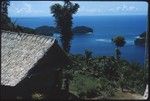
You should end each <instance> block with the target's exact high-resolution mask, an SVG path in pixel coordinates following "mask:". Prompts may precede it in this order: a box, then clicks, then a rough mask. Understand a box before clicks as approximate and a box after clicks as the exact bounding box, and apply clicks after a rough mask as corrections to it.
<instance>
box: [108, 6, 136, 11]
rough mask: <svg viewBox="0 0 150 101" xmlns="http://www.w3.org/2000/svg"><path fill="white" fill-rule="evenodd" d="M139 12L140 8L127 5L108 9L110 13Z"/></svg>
mask: <svg viewBox="0 0 150 101" xmlns="http://www.w3.org/2000/svg"><path fill="white" fill-rule="evenodd" d="M137 10H138V8H136V7H134V6H132V5H125V4H123V5H120V6H117V7H114V8H110V9H108V11H111V12H121V13H123V12H135V11H137Z"/></svg>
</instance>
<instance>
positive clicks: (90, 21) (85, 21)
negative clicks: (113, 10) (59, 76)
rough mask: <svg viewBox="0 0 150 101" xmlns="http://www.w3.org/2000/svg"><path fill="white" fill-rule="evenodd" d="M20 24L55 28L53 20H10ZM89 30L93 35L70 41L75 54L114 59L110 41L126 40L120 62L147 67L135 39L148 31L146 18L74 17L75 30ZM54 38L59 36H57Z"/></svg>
mask: <svg viewBox="0 0 150 101" xmlns="http://www.w3.org/2000/svg"><path fill="white" fill-rule="evenodd" d="M11 19H12V21H16V23H17V24H19V25H22V26H25V27H30V28H36V27H39V26H43V25H48V26H55V22H54V18H53V17H34V18H33V17H32V18H11ZM75 26H87V27H90V28H92V29H93V31H94V32H93V33H92V34H82V35H74V36H73V40H72V41H71V50H70V52H71V53H72V54H84V51H85V49H88V50H90V51H92V52H93V56H114V50H115V45H114V44H113V43H112V42H111V39H112V38H113V37H115V36H117V35H122V36H124V38H125V40H126V44H125V46H124V47H122V48H121V53H122V55H121V58H123V59H126V60H128V61H131V62H139V63H141V64H144V61H145V48H144V47H141V46H136V45H134V40H135V38H136V37H137V36H138V35H140V34H141V33H142V32H144V31H146V30H147V17H146V16H144V15H137V16H135V15H134V16H133V15H132V16H74V19H73V27H75ZM55 36H57V35H56V34H55Z"/></svg>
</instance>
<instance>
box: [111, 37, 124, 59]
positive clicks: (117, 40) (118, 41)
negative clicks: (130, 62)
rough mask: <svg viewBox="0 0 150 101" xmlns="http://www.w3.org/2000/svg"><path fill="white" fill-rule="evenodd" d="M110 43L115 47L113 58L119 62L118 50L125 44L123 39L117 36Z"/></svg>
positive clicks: (119, 53)
mask: <svg viewBox="0 0 150 101" xmlns="http://www.w3.org/2000/svg"><path fill="white" fill-rule="evenodd" d="M112 42H113V43H114V44H115V45H116V49H115V53H116V55H115V57H116V59H117V60H119V58H120V55H121V52H120V49H119V48H121V47H123V46H124V45H125V43H126V41H125V39H124V37H123V36H117V37H115V38H113V39H112Z"/></svg>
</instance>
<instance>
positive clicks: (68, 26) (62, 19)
mask: <svg viewBox="0 0 150 101" xmlns="http://www.w3.org/2000/svg"><path fill="white" fill-rule="evenodd" d="M78 8H79V5H78V4H76V3H75V4H73V3H71V2H70V1H69V0H65V2H64V4H63V5H60V4H59V3H57V4H54V5H52V6H51V8H50V9H51V13H52V14H53V17H55V22H56V27H57V28H58V30H59V32H60V34H61V43H62V47H63V49H64V50H65V51H66V52H67V53H69V50H70V47H71V46H70V42H71V39H72V36H73V33H72V19H73V17H72V16H73V14H75V13H76V12H77V10H78Z"/></svg>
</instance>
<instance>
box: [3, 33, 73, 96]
mask: <svg viewBox="0 0 150 101" xmlns="http://www.w3.org/2000/svg"><path fill="white" fill-rule="evenodd" d="M70 62H71V61H70V59H69V58H68V57H67V55H66V54H65V52H64V51H63V50H62V49H61V48H60V47H59V45H58V43H57V41H56V39H55V38H53V37H50V36H44V35H32V34H27V33H17V32H9V31H2V34H1V87H2V90H1V96H2V98H3V97H4V98H5V97H7V98H8V96H9V95H10V98H11V97H14V96H15V95H18V94H22V93H24V94H30V91H34V90H37V91H46V90H47V89H49V90H52V89H54V88H55V87H56V86H58V87H60V85H61V84H60V83H59V82H61V81H59V80H60V78H61V72H60V70H61V68H62V67H64V66H66V65H68V64H70ZM14 89H15V90H14ZM15 92H16V93H15Z"/></svg>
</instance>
